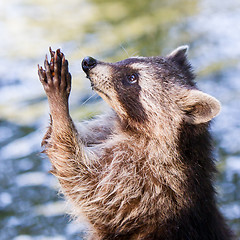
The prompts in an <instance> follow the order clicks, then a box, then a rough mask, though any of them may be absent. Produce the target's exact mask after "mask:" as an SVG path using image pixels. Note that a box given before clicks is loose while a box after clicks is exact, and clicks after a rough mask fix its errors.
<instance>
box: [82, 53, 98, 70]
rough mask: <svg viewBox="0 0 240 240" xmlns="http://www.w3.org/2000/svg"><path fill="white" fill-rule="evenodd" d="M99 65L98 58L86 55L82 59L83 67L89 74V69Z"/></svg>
mask: <svg viewBox="0 0 240 240" xmlns="http://www.w3.org/2000/svg"><path fill="white" fill-rule="evenodd" d="M96 65H97V60H96V59H94V58H92V57H89V56H88V57H85V58H84V59H83V61H82V69H83V71H84V72H85V73H86V74H88V72H89V70H90V69H92V68H94V67H95V66H96Z"/></svg>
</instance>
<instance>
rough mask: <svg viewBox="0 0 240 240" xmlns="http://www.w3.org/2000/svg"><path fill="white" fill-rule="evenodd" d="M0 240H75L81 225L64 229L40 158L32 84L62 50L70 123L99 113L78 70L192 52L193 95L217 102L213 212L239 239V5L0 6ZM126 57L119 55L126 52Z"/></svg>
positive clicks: (38, 112)
mask: <svg viewBox="0 0 240 240" xmlns="http://www.w3.org/2000/svg"><path fill="white" fill-rule="evenodd" d="M0 9H1V11H0V29H1V41H0V147H1V149H0V173H1V174H0V182H1V185H0V213H1V214H0V219H1V221H0V228H1V229H3V230H4V231H1V232H0V239H1V240H5V239H6V240H7V239H14V240H30V239H37V240H38V239H39V240H42V239H53V240H63V239H64V240H65V239H79V236H80V239H81V236H82V233H83V232H84V229H85V228H86V226H84V225H82V224H80V225H78V224H76V223H74V222H70V221H69V218H68V217H67V215H66V214H65V212H66V211H67V209H66V208H65V203H64V201H63V199H62V197H61V196H58V195H57V189H58V183H57V182H56V179H55V178H54V177H53V176H51V175H49V174H48V173H47V171H48V170H49V169H50V164H49V162H48V160H47V159H45V158H44V157H43V156H41V155H40V154H39V152H40V151H41V149H40V142H41V138H42V136H43V134H44V131H45V127H46V126H47V122H48V109H47V103H46V98H45V95H44V92H43V90H42V87H41V85H40V83H39V82H38V77H37V70H36V69H37V68H36V66H37V64H38V63H41V64H42V62H43V59H44V54H45V53H46V52H47V49H48V47H49V45H51V46H52V47H53V48H57V47H61V48H62V50H63V52H64V53H65V54H66V56H67V58H68V59H69V61H70V70H71V73H72V75H73V91H72V95H71V109H72V115H73V118H74V119H81V118H86V117H90V116H92V115H94V114H96V113H98V112H101V111H102V109H103V108H104V106H103V105H102V103H99V101H98V98H96V97H94V98H92V99H91V101H89V102H88V103H86V104H84V105H81V104H82V103H83V102H84V101H85V100H86V99H87V98H88V97H89V96H90V95H91V94H92V93H91V90H90V86H89V82H88V80H86V79H85V77H84V74H83V73H82V72H81V69H80V61H81V59H82V58H83V57H84V56H86V55H92V56H95V57H97V58H100V59H103V60H106V61H108V60H109V61H116V60H121V59H123V58H126V57H127V56H128V55H129V56H132V55H135V54H136V55H145V56H149V55H158V54H166V53H167V52H168V51H171V50H172V49H173V48H175V47H176V46H178V45H181V44H186V43H187V44H190V53H189V54H190V59H191V61H192V62H193V65H194V67H195V68H196V70H197V72H198V73H199V77H198V81H199V86H200V88H201V89H203V90H204V91H206V92H208V93H210V94H212V95H214V96H215V97H217V98H218V99H219V100H220V101H221V102H222V113H221V114H220V115H219V116H218V117H217V118H216V120H215V123H214V125H213V127H212V130H213V134H214V137H215V140H216V146H217V148H216V150H217V151H216V155H217V157H218V159H219V161H218V167H219V171H220V174H219V176H218V182H217V186H218V188H217V190H218V191H219V204H220V207H221V209H222V211H223V212H224V214H225V216H226V217H227V218H228V220H229V223H230V224H231V226H232V228H233V229H234V230H235V231H236V232H237V233H238V236H239V237H240V203H239V202H240V167H239V166H240V137H239V136H240V124H239V120H238V119H239V117H240V108H239V102H240V94H239V92H240V81H239V76H240V74H239V73H240V64H239V56H240V25H239V24H236V23H239V22H240V3H239V1H238V0H229V1H225V2H221V4H219V1H217V0H201V1H194V0H174V1H167V0H165V1H157V0H151V1H138V2H137V1H136V0H133V1H127V0H122V1H120V0H117V1H107V0H105V1H103V0H92V1H91V0H88V1H87V0H81V1H78V0H68V2H67V3H66V2H64V1H55V0H51V1H33V0H32V1H31V0H12V1H11V2H9V1H8V0H2V1H1V2H0ZM124 49H126V51H127V53H126V52H125V50H124Z"/></svg>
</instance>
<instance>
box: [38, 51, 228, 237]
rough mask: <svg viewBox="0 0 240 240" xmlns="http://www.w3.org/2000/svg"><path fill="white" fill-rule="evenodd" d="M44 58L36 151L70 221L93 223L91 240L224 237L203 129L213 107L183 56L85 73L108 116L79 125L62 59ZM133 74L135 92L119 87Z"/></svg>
mask: <svg viewBox="0 0 240 240" xmlns="http://www.w3.org/2000/svg"><path fill="white" fill-rule="evenodd" d="M51 55H52V59H54V61H53V60H52V62H54V65H55V66H58V67H56V69H54V70H52V69H51V66H50V65H49V64H48V62H47V60H46V61H45V68H46V70H43V69H42V68H40V69H39V76H40V80H41V82H42V83H43V85H44V88H45V90H46V93H47V95H48V99H49V104H50V110H51V115H52V118H53V121H52V123H51V126H50V128H49V131H48V133H47V135H46V136H45V138H44V140H43V145H44V147H45V151H46V153H47V155H48V157H49V159H50V161H51V163H52V165H53V174H54V175H55V176H57V178H58V179H59V182H60V184H61V188H62V191H63V192H64V194H65V196H66V198H67V199H68V200H69V201H70V202H71V204H72V205H73V211H74V213H73V214H74V215H75V216H77V217H79V218H81V216H85V217H86V218H87V219H88V222H89V223H90V225H91V226H92V228H91V229H92V235H91V237H90V238H91V239H94V240H95V239H96V240H97V239H99V240H103V239H104V240H107V239H109V240H110V239H119V240H122V239H128V240H144V239H148V240H157V239H158V240H163V239H169V240H173V239H176V240H186V239H196V240H204V239H209V240H210V239H211V240H213V239H215V240H225V239H232V237H231V233H230V231H229V230H228V228H227V226H226V225H225V223H224V220H223V218H222V216H221V214H220V213H219V211H218V210H217V207H216V200H215V193H214V188H213V183H212V180H213V175H214V173H215V165H214V162H213V159H212V156H211V139H210V135H209V132H208V126H209V120H210V119H211V118H213V117H214V116H215V115H216V114H217V113H218V112H219V108H220V105H219V103H218V102H217V100H215V99H214V98H212V97H210V96H209V95H207V94H203V93H201V92H199V91H198V90H197V88H196V87H195V83H194V82H193V74H192V72H191V70H190V66H189V64H188V62H187V60H186V56H185V50H184V49H178V50H176V51H175V52H173V53H172V54H170V55H169V56H168V57H167V58H134V59H127V60H125V61H123V62H119V63H116V64H106V63H101V62H98V63H97V66H96V67H94V68H93V69H91V70H89V71H88V72H87V74H88V77H89V78H90V80H91V82H92V85H93V88H94V89H96V91H97V92H98V93H99V94H100V95H101V96H102V97H103V99H105V100H106V101H107V102H108V103H109V104H110V105H111V106H112V108H113V109H114V110H113V111H111V112H109V113H108V114H106V115H103V116H100V117H98V118H96V119H94V120H91V121H88V122H83V123H82V124H79V126H78V125H76V126H77V127H75V125H74V124H73V122H72V120H71V118H70V116H69V113H68V107H66V106H67V105H68V104H67V102H68V96H69V94H65V93H64V92H66V91H65V90H66V89H68V88H69V84H70V82H69V79H68V77H69V74H68V71H67V69H66V67H64V66H65V65H66V62H65V61H66V60H65V58H64V57H63V55H61V53H60V52H59V51H57V52H56V53H54V52H52V51H51ZM63 58H64V60H63ZM62 69H65V70H62ZM53 71H54V73H55V75H56V73H58V74H57V75H61V80H58V79H60V77H58V78H57V77H55V78H54V77H52V76H51V73H52V72H53ZM133 71H134V72H136V71H137V72H138V74H139V83H138V84H139V85H136V87H135V88H134V89H133V88H132V86H128V85H127V84H126V82H122V83H123V84H122V85H121V82H120V79H123V78H124V76H125V74H128V73H129V74H130V75H131V73H132V72H133ZM67 76H68V77H67ZM127 76H128V75H127ZM67 79H68V81H67ZM57 80H58V81H57ZM65 80H66V82H67V83H66V84H63V82H64V81H65ZM146 80H147V81H146ZM160 80H161V81H160ZM114 81H115V82H114ZM124 81H125V80H124ZM61 84H63V87H61ZM59 86H60V87H59ZM130 89H131V91H130ZM129 91H130V92H129ZM69 92H70V90H69ZM59 93H60V94H59ZM61 96H62V97H61ZM55 98H57V99H58V100H53V99H55ZM77 129H78V130H77Z"/></svg>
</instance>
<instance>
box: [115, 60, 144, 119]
mask: <svg viewBox="0 0 240 240" xmlns="http://www.w3.org/2000/svg"><path fill="white" fill-rule="evenodd" d="M131 61H133V60H132V59H126V60H124V61H121V62H118V63H116V64H114V65H112V67H113V69H114V73H113V78H112V81H113V83H114V88H115V91H116V92H117V93H118V99H119V101H120V102H121V104H122V106H123V107H124V109H125V110H126V112H127V115H128V116H129V117H130V118H131V119H132V120H134V121H136V122H144V121H145V120H146V119H147V115H146V113H145V110H144V108H143V106H142V104H141V102H140V99H139V94H140V91H141V87H140V85H139V84H138V78H139V74H138V72H137V70H135V69H132V68H131V66H129V63H131Z"/></svg>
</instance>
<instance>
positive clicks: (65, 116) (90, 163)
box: [38, 49, 97, 201]
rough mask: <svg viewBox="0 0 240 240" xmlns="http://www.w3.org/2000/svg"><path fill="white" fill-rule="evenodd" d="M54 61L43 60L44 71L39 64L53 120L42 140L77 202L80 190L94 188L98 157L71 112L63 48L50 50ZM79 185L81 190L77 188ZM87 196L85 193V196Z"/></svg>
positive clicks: (66, 190) (54, 167) (66, 187)
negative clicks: (84, 140) (90, 148)
mask: <svg viewBox="0 0 240 240" xmlns="http://www.w3.org/2000/svg"><path fill="white" fill-rule="evenodd" d="M50 53H51V61H50V63H49V62H48V60H47V57H46V60H45V62H44V66H45V70H44V69H43V68H42V67H39V69H38V74H39V78H40V81H41V83H42V85H43V87H44V90H45V92H46V94H47V97H48V102H49V107H50V113H51V119H52V123H51V126H50V128H49V130H48V134H47V136H46V137H45V139H44V141H43V145H45V152H46V153H47V155H48V157H49V159H50V161H51V163H52V165H53V171H52V173H53V174H54V175H56V176H57V177H58V179H59V181H60V183H61V185H62V188H63V191H64V192H65V193H66V194H67V195H68V196H70V198H71V199H72V200H74V201H78V200H77V199H76V198H77V197H78V195H79V194H77V193H76V192H77V191H80V189H81V190H83V189H85V190H87V189H86V186H88V187H87V188H88V190H90V189H89V188H91V187H94V186H93V185H94V182H95V180H94V179H96V171H95V169H96V164H97V161H96V159H97V158H96V156H95V154H94V153H93V152H91V151H90V150H89V149H88V148H86V147H85V146H84V144H83V143H82V142H81V141H80V140H79V137H78V133H77V131H76V129H75V126H74V124H73V121H72V119H71V117H70V114H69V106H68V99H69V94H70V90H71V75H70V73H69V71H68V62H67V60H66V59H65V56H64V55H63V53H61V52H60V50H57V51H56V52H53V51H52V50H51V49H50ZM76 186H78V189H76ZM85 197H86V196H85Z"/></svg>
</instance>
